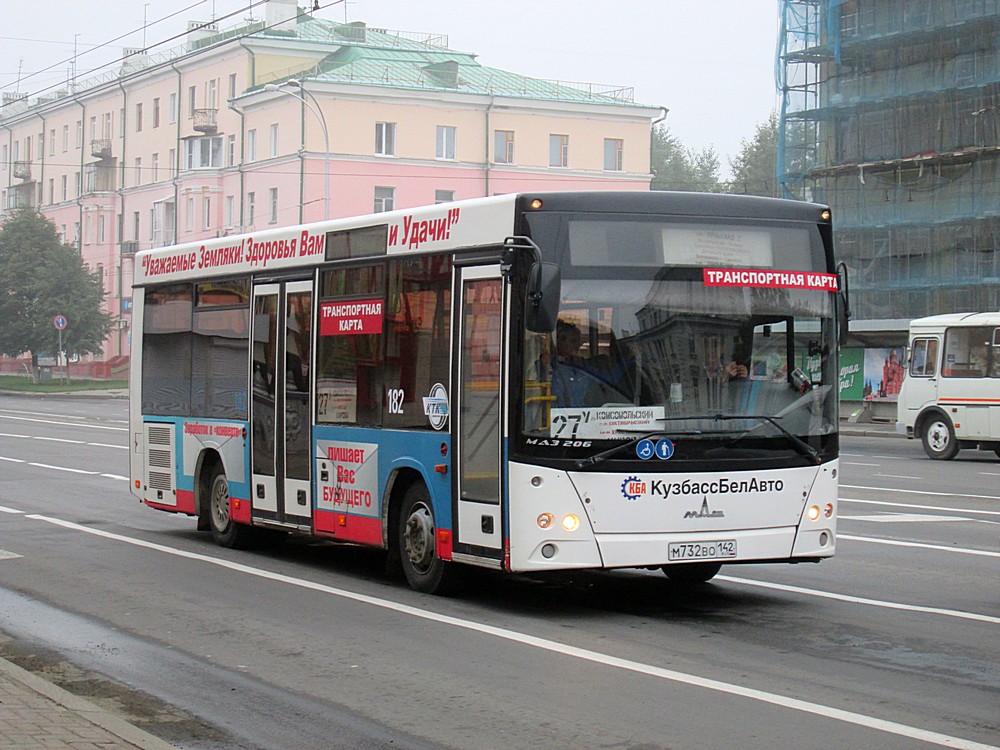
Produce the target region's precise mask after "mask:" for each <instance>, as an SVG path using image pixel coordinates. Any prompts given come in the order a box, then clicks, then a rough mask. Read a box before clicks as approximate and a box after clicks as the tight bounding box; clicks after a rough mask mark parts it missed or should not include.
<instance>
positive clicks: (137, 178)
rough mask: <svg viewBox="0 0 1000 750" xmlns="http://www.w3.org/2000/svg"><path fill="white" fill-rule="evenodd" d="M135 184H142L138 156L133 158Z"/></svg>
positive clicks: (140, 165) (140, 159)
mask: <svg viewBox="0 0 1000 750" xmlns="http://www.w3.org/2000/svg"><path fill="white" fill-rule="evenodd" d="M135 184H136V186H138V185H141V184H142V157H140V156H137V157H136V158H135Z"/></svg>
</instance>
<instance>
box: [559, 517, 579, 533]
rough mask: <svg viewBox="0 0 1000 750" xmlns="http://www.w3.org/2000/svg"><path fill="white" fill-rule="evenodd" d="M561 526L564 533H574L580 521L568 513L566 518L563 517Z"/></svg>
mask: <svg viewBox="0 0 1000 750" xmlns="http://www.w3.org/2000/svg"><path fill="white" fill-rule="evenodd" d="M562 525H563V528H564V529H566V531H576V530H577V529H578V528H580V519H579V517H577V516H575V515H573V514H572V513H570V514H569V515H568V516H563V520H562Z"/></svg>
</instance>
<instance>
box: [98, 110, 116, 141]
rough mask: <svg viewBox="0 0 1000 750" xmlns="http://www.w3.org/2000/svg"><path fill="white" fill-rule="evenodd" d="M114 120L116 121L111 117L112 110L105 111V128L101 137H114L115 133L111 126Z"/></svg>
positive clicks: (103, 125)
mask: <svg viewBox="0 0 1000 750" xmlns="http://www.w3.org/2000/svg"><path fill="white" fill-rule="evenodd" d="M112 122H114V121H113V120H112V118H111V113H110V112H105V113H104V121H103V124H102V127H103V128H104V132H103V133H101V138H107V139H109V140H110V139H111V138H113V137H114V133H113V132H112V128H111V124H112Z"/></svg>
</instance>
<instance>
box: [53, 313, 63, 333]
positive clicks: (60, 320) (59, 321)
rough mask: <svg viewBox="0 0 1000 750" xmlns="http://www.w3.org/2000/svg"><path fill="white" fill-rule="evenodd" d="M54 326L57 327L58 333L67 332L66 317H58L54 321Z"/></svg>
mask: <svg viewBox="0 0 1000 750" xmlns="http://www.w3.org/2000/svg"><path fill="white" fill-rule="evenodd" d="M52 325H54V326H55V327H56V330H57V331H63V330H65V329H66V316H65V315H56V316H55V317H54V318H53V319H52Z"/></svg>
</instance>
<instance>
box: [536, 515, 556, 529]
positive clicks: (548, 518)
mask: <svg viewBox="0 0 1000 750" xmlns="http://www.w3.org/2000/svg"><path fill="white" fill-rule="evenodd" d="M552 520H553V519H552V514H551V513H542V515H540V516H539V517H538V528H540V529H547V528H549V527H550V526H551V525H552Z"/></svg>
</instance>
